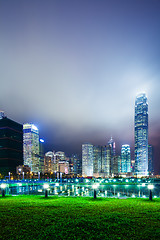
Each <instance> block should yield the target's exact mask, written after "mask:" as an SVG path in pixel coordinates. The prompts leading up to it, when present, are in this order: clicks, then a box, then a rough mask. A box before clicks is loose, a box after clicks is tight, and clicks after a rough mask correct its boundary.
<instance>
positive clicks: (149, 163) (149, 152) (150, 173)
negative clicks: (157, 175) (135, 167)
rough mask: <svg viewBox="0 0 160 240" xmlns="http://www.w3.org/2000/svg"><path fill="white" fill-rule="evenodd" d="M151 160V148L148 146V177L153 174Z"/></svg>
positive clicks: (152, 156) (152, 154)
mask: <svg viewBox="0 0 160 240" xmlns="http://www.w3.org/2000/svg"><path fill="white" fill-rule="evenodd" d="M153 158H154V153H153V146H152V145H148V173H149V175H152V174H153V173H154V168H153Z"/></svg>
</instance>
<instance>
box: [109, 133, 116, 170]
mask: <svg viewBox="0 0 160 240" xmlns="http://www.w3.org/2000/svg"><path fill="white" fill-rule="evenodd" d="M108 146H109V147H110V151H111V174H112V173H113V162H114V156H115V155H116V144H115V142H114V140H113V138H112V137H111V139H110V140H109V142H108Z"/></svg>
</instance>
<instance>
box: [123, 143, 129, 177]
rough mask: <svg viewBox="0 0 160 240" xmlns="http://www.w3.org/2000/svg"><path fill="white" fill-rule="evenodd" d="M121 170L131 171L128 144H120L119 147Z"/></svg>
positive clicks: (124, 171)
mask: <svg viewBox="0 0 160 240" xmlns="http://www.w3.org/2000/svg"><path fill="white" fill-rule="evenodd" d="M121 172H122V173H128V172H131V150H130V146H129V145H128V144H125V145H122V148H121Z"/></svg>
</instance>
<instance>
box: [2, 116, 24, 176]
mask: <svg viewBox="0 0 160 240" xmlns="http://www.w3.org/2000/svg"><path fill="white" fill-rule="evenodd" d="M22 164H23V127H22V125H21V124H19V123H17V122H14V121H12V120H10V119H8V118H7V117H4V118H3V117H2V118H1V119H0V173H1V174H2V175H3V176H8V172H12V173H16V167H17V166H18V165H22Z"/></svg>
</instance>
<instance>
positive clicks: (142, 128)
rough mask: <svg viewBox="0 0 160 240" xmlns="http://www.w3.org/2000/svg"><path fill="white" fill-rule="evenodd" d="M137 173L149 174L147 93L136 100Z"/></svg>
mask: <svg viewBox="0 0 160 240" xmlns="http://www.w3.org/2000/svg"><path fill="white" fill-rule="evenodd" d="M135 173H136V174H137V175H141V176H147V175H148V102H147V97H146V94H145V93H142V94H139V95H138V96H137V97H136V101H135Z"/></svg>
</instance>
